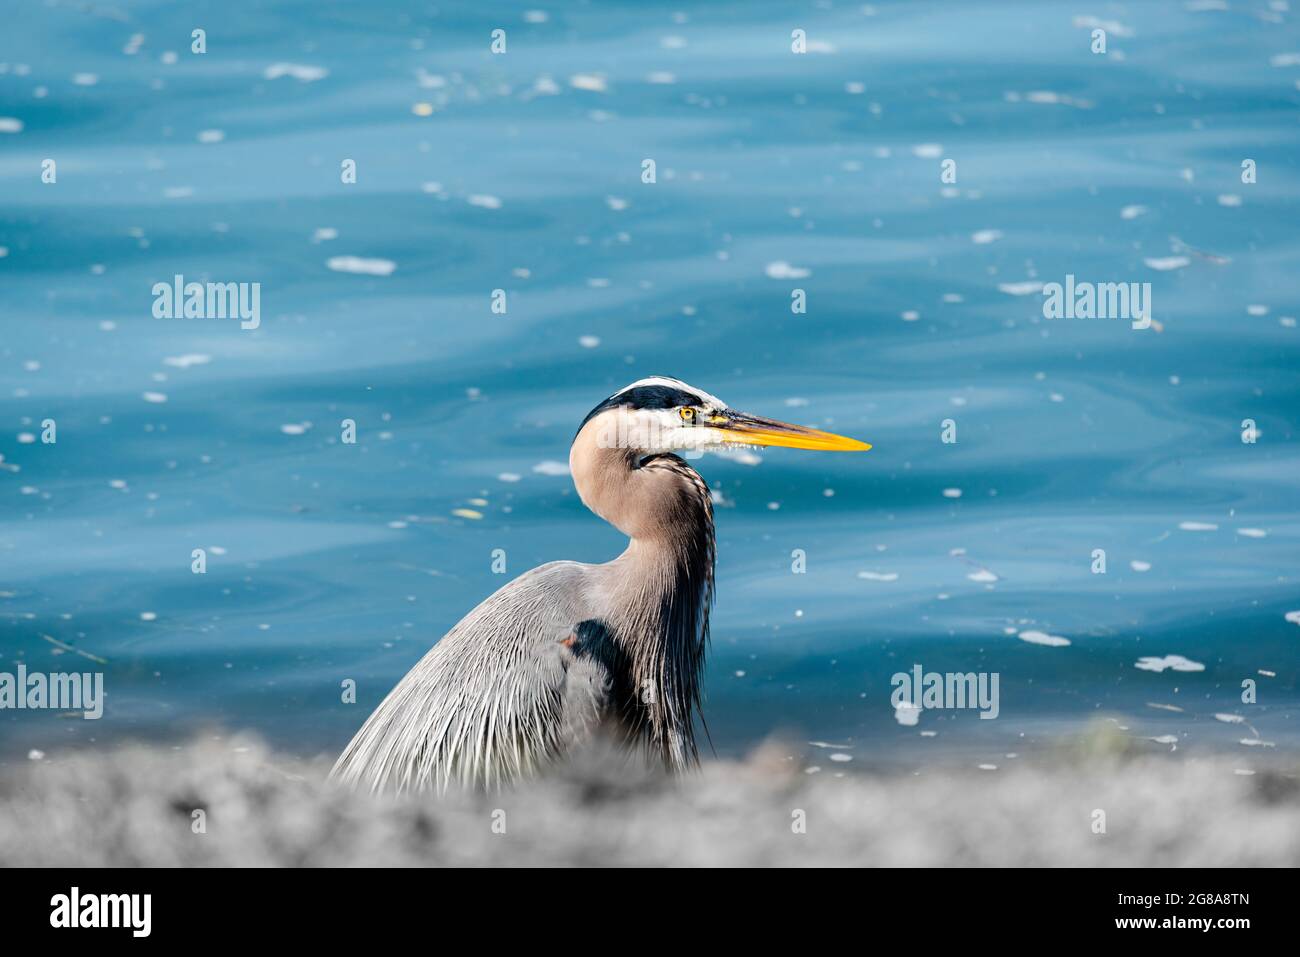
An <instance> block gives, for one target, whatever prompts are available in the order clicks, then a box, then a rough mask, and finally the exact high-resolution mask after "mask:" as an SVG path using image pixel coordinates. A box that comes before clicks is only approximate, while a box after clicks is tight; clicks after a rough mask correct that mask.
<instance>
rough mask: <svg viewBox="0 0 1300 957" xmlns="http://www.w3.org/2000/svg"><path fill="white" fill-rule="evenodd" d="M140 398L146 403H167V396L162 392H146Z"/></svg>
mask: <svg viewBox="0 0 1300 957" xmlns="http://www.w3.org/2000/svg"><path fill="white" fill-rule="evenodd" d="M140 398H142V399H144V400H145V401H146V402H154V403H162V402H166V401H167V396H166V394H165V393H162V392H144V393H142V394H141V396H140Z"/></svg>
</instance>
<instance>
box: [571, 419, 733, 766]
mask: <svg viewBox="0 0 1300 957" xmlns="http://www.w3.org/2000/svg"><path fill="white" fill-rule="evenodd" d="M581 438H582V436H581V435H580V436H579V439H580V440H581ZM570 467H571V469H572V471H573V478H574V483H575V484H576V485H577V487H578V494H579V495H580V496H581V497H582V500H583V502H584V503H586V505H587V507H588V508H590V509H591V510H592V511H593V512H595V513H596V514H597V515H599V516H601V517H602V518H604V519H605V520H606V521H608V522H610V523H611V524H613V525H614V526H615V527H617V528H619V529H620V530H621V531H623V532H625V533H626V534H627V535H628V536H629V537H630V538H631V541H630V542H629V543H628V547H627V550H626V551H624V552H623V554H622V555H620V556H619V557H618V558H617V559H616V560H614V561H613V562H610V563H609V564H608V565H605V566H603V572H604V576H605V579H604V582H603V584H604V586H605V587H604V588H603V589H602V590H603V592H604V595H605V597H606V599H607V603H605V604H606V608H607V613H606V616H605V618H606V624H607V625H608V626H609V629H610V632H611V634H612V636H613V637H614V640H615V641H617V642H618V644H619V645H620V647H621V649H622V650H623V652H624V653H625V654H626V655H627V658H628V661H629V664H630V670H631V677H632V681H633V685H634V687H633V689H632V691H633V693H634V694H635V695H636V697H637V701H638V702H639V705H638V707H639V709H640V720H641V721H642V722H643V726H642V727H641V728H639V729H638V730H639V731H640V732H641V733H643V734H644V735H645V737H646V738H647V740H648V743H649V744H651V746H652V747H653V748H654V749H655V750H656V751H657V752H659V753H660V754H662V756H663V757H664V759H665V760H666V761H667V762H668V763H669V764H671V765H673V766H675V767H683V766H686V765H689V764H692V763H694V761H695V759H696V746H695V738H694V729H693V720H692V719H693V715H694V712H695V709H696V708H698V707H699V706H700V699H701V679H702V672H703V668H704V654H705V648H706V645H707V643H708V631H709V606H710V604H711V603H712V600H713V566H714V537H713V505H712V501H711V499H710V496H709V488H708V486H707V485H706V484H705V483H704V479H702V478H701V477H700V475H699V473H698V472H696V471H695V470H694V469H693V468H691V467H690V466H689V465H687V464H686V463H685V462H684V461H682V460H681V459H680V458H678V457H677V456H675V455H659V456H654V457H651V458H649V459H645V458H644V457H643V456H641V455H638V454H636V453H635V452H631V451H629V450H626V449H599V448H595V447H591V448H585V449H581V450H580V449H579V448H578V445H577V443H575V447H574V452H573V454H571V455H570Z"/></svg>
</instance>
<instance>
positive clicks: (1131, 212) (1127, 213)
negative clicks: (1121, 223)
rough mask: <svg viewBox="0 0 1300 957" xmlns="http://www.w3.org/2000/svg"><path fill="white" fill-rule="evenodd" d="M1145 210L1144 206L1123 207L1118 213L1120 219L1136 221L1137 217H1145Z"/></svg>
mask: <svg viewBox="0 0 1300 957" xmlns="http://www.w3.org/2000/svg"><path fill="white" fill-rule="evenodd" d="M1146 213H1147V208H1146V207H1145V206H1139V205H1136V204H1135V205H1133V206H1125V207H1124V208H1123V209H1121V210H1120V211H1119V218H1120V219H1137V218H1138V217H1139V216H1145V215H1146Z"/></svg>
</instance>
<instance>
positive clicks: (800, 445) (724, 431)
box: [578, 376, 871, 454]
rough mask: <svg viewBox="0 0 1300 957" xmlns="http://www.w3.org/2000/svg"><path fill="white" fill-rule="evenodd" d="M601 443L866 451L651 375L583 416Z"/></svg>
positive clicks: (660, 448) (653, 448) (639, 448)
mask: <svg viewBox="0 0 1300 957" xmlns="http://www.w3.org/2000/svg"><path fill="white" fill-rule="evenodd" d="M583 432H589V433H593V438H594V441H595V444H596V445H597V446H598V447H600V448H620V449H631V450H633V451H635V452H642V453H646V454H654V453H658V452H676V451H686V450H701V451H710V450H718V449H725V448H735V447H737V446H754V445H780V446H786V447H788V448H794V449H815V450H818V451H824V452H865V451H866V450H867V449H869V448H871V446H870V445H868V444H867V443H866V442H859V441H858V440H857V439H850V438H846V437H845V436H842V435H835V434H834V433H832V432H822V431H821V430H819V429H810V428H806V427H804V426H802V425H791V424H790V423H788V422H778V421H777V420H776V419H765V418H762V417H761V416H757V415H750V414H749V413H746V412H738V411H737V410H735V409H732V408H728V406H727V404H726V403H725V402H723V401H722V400H721V399H719V398H717V397H716V396H712V395H709V393H707V392H705V391H703V390H702V389H697V388H695V387H694V386H690V385H687V384H686V383H685V382H682V381H681V380H680V379H669V378H666V377H663V376H652V377H651V378H648V379H641V380H639V381H637V382H633V383H632V384H631V385H629V386H626V387H625V388H622V389H620V390H619V391H618V392H615V393H614V394H613V395H611V396H610V397H609V398H608V399H606V400H605V401H604V402H602V403H600V405H598V406H596V407H595V408H594V409H592V410H591V412H590V413H588V414H587V418H586V419H584V420H583V423H582V426H581V428H580V429H579V430H578V433H579V435H582V434H583Z"/></svg>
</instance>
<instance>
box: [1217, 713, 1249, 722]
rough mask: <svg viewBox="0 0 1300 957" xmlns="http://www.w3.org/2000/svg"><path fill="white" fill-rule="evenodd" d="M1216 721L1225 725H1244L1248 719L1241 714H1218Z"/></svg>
mask: <svg viewBox="0 0 1300 957" xmlns="http://www.w3.org/2000/svg"><path fill="white" fill-rule="evenodd" d="M1214 719H1215V720H1216V721H1222V722H1223V723H1224V724H1244V723H1245V721H1246V719H1245V718H1243V717H1242V716H1241V715H1239V714H1216V715H1215V716H1214Z"/></svg>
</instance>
